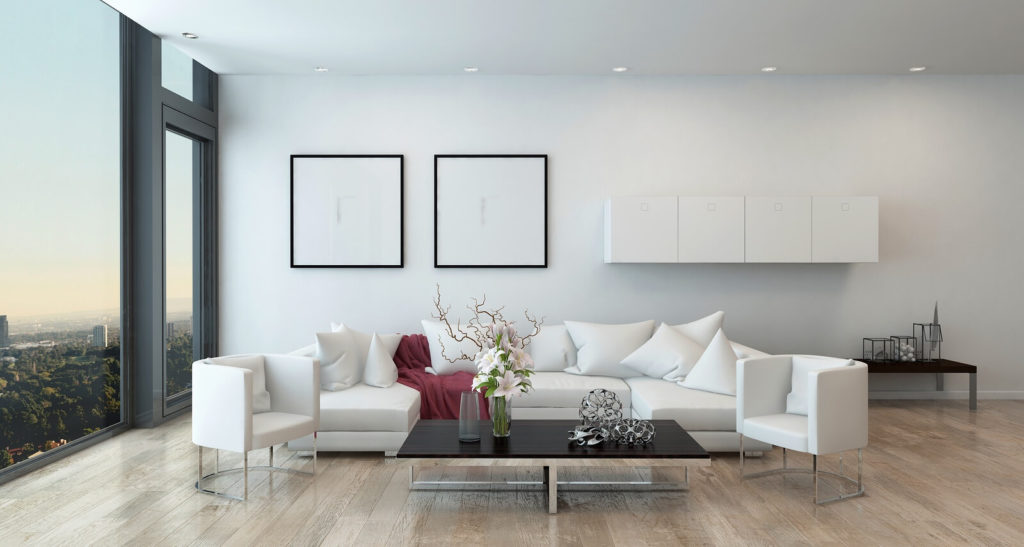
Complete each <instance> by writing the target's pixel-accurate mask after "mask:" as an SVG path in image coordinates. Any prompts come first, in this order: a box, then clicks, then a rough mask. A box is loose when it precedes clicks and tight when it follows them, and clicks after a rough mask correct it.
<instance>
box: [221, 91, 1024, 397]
mask: <svg viewBox="0 0 1024 547" xmlns="http://www.w3.org/2000/svg"><path fill="white" fill-rule="evenodd" d="M220 93H221V95H220V106H221V119H220V145H221V149H220V150H221V152H220V174H221V178H220V181H221V188H220V196H221V205H220V207H221V242H220V253H221V284H220V291H221V341H220V342H221V351H222V352H225V353H231V352H243V351H286V350H290V349H293V348H295V347H298V346H301V345H305V344H308V343H310V342H311V339H312V335H313V332H314V330H317V329H326V328H327V327H328V323H329V322H330V321H344V322H346V323H349V324H351V325H352V326H353V327H355V328H357V329H366V330H370V329H374V330H381V331H402V332H414V331H418V329H419V323H418V321H419V320H420V319H422V318H426V317H427V316H429V314H430V313H431V310H432V305H431V297H432V295H433V290H434V283H435V282H437V283H440V284H441V287H442V291H443V295H444V299H445V301H446V302H447V303H450V304H453V306H454V307H456V308H457V307H459V306H460V305H462V304H463V303H465V302H466V301H467V299H468V297H470V296H473V295H480V294H481V293H484V292H486V293H487V296H488V298H489V300H490V301H491V302H494V303H502V304H505V305H506V306H508V308H509V309H511V310H515V309H518V308H520V307H524V306H526V307H529V308H530V310H531V311H533V312H537V313H540V314H543V315H546V316H547V318H548V321H549V322H557V321H561V320H564V319H577V320H586V321H600V322H626V321H634V320H642V319H648V318H655V319H659V320H665V321H676V322H677V321H684V320H689V319H693V318H696V317H699V316H701V315H703V314H706V313H709V312H712V311H714V310H717V309H723V310H725V311H726V313H727V316H726V317H727V320H726V326H727V329H726V330H727V334H728V335H729V336H730V337H731V338H732V339H734V340H737V341H740V342H743V343H745V344H748V345H752V346H755V347H758V348H760V349H763V350H766V351H770V352H779V353H781V352H807V353H821V354H831V355H851V356H856V355H859V354H860V340H861V338H862V337H864V336H872V335H883V336H888V335H891V334H904V333H908V334H909V333H910V330H911V323H912V322H914V321H924V320H927V319H929V318H930V317H931V311H932V305H933V302H934V301H935V300H938V301H939V307H940V315H941V320H942V323H943V332H944V334H945V336H946V344H945V346H944V348H943V355H944V356H946V357H949V358H952V359H958V360H963V361H967V362H971V363H975V364H978V365H979V366H980V367H981V372H980V373H979V375H978V376H979V378H978V379H979V389H980V390H982V391H983V392H984V391H988V392H989V393H988V394H987V395H988V396H1020V395H1022V394H1024V370H1022V365H1021V358H1020V351H1019V350H1018V349H1016V348H1017V345H1018V339H1017V336H1019V333H1020V326H1021V319H1020V318H1021V315H1020V311H1021V309H1022V303H1024V302H1022V301H1024V291H1022V290H1021V288H1020V284H1021V281H1022V279H1024V260H1022V257H1021V243H1020V238H1021V236H1022V235H1024V220H1022V215H1021V214H1020V210H1021V205H1022V204H1024V181H1022V180H1021V179H1022V173H1024V100H1022V97H1024V77H1018V76H1000V77H984V76H949V77H946V76H930V75H913V76H898V77H883V76H878V77H860V76H858V77H833V76H828V77H812V76H804V77H786V76H780V75H764V76H756V77H687V78H665V77H662V78H644V77H633V76H626V77H608V78H595V77H486V76H483V77H481V75H466V76H456V77H391V78H388V77H355V78H352V77H348V78H345V77H331V76H326V77H325V76H323V75H311V76H308V77H280V76H225V77H222V78H221V87H220ZM293 153H326V154H330V153H335V154H352V153H380V154H396V153H397V154H405V161H406V164H405V165H406V172H405V207H406V212H405V223H406V224H405V225H406V234H405V235H406V243H405V245H406V246H405V264H406V267H405V268H404V269H396V270H373V269H355V270H351V269H347V270H346V269H335V270H300V269H295V270H293V269H289V267H288V264H289V260H288V253H289V241H288V239H289V226H288V222H289V216H288V207H289V206H288V203H289V183H288V180H289V178H288V177H289V175H288V173H289V172H288V165H289V161H288V156H289V154H293ZM435 153H442V154H443V153H546V154H549V155H550V159H549V180H550V186H549V196H548V199H549V208H550V213H549V215H550V229H549V268H547V269H544V270H498V269H496V270H486V269H483V270H435V269H434V268H433V267H432V264H433V231H432V230H433V171H432V169H433V154H435ZM641 193H643V194H683V195H687V194H688V195H708V194H710V195H758V194H760V195H772V194H775V195H809V194H825V195H828V194H833V195H835V194H848V195H849V194H854V195H857V194H863V195H878V196H880V202H881V205H880V207H881V213H880V215H881V229H880V234H881V249H880V260H881V261H880V263H878V264H859V265H827V264H801V265H770V264H769V265H759V264H735V265H710V264H696V265H685V264H670V265H625V264H614V265H610V264H604V263H603V262H602V201H603V199H604V198H606V197H608V196H612V195H629V194H641ZM959 376H960V375H956V376H951V377H950V378H947V383H946V385H947V389H950V390H954V391H956V390H963V389H966V378H960V377H959ZM888 380H889V379H879V378H873V380H872V382H873V388H872V389H873V390H879V389H886V388H895V389H911V388H926V387H927V386H928V385H931V384H929V382H930V380H928V379H926V378H922V377H920V376H918V377H903V378H897V379H892V380H893V381H888ZM926 380H927V381H926ZM983 395H985V394H983Z"/></svg>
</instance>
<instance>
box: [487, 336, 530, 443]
mask: <svg viewBox="0 0 1024 547" xmlns="http://www.w3.org/2000/svg"><path fill="white" fill-rule="evenodd" d="M488 334H490V336H488V338H489V339H490V340H492V341H493V345H492V346H491V347H490V348H489V349H486V350H483V351H481V352H480V353H478V354H477V355H476V359H475V361H476V368H477V374H476V376H475V377H474V378H473V389H474V390H483V391H484V396H485V397H488V398H489V399H490V401H491V419H492V420H493V422H494V436H495V437H508V435H509V430H510V427H511V425H512V420H511V412H512V409H511V407H510V405H509V403H510V402H511V399H512V397H515V396H517V395H519V394H521V393H527V392H529V391H530V390H531V389H532V388H533V384H531V383H530V375H531V374H533V359H531V358H530V355H529V354H528V353H526V351H525V350H524V343H523V339H522V338H519V337H518V336H517V335H516V329H515V327H513V326H511V325H509V324H508V323H504V322H501V323H493V324H491V325H490V329H489V333H488Z"/></svg>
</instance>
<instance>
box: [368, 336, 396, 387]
mask: <svg viewBox="0 0 1024 547" xmlns="http://www.w3.org/2000/svg"><path fill="white" fill-rule="evenodd" d="M397 380H398V367H397V366H395V360H394V359H392V358H391V354H390V350H389V349H388V348H387V347H386V346H385V345H384V342H382V341H381V339H380V335H377V334H374V335H373V337H372V338H370V350H369V352H368V353H367V354H366V367H365V368H364V369H363V383H365V384H366V385H368V386H373V387H391V386H392V385H394V383H395V382H396V381H397Z"/></svg>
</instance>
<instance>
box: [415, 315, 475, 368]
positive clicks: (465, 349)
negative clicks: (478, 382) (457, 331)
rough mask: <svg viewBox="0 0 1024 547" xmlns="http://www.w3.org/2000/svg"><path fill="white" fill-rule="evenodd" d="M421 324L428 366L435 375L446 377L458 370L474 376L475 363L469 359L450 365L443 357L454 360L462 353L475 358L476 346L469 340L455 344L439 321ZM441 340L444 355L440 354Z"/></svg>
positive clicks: (425, 321) (459, 360) (424, 321)
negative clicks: (428, 348) (426, 345)
mask: <svg viewBox="0 0 1024 547" xmlns="http://www.w3.org/2000/svg"><path fill="white" fill-rule="evenodd" d="M421 323H422V324H423V334H424V335H425V336H426V337H427V344H428V345H429V346H430V365H431V367H433V369H434V373H435V374H437V375H438V376H447V375H449V374H455V373H456V372H459V371H460V370H462V371H466V372H472V373H473V374H476V363H474V362H473V361H472V360H471V359H458V360H456V361H455V362H454V363H452V362H450V361H448V359H445V357H444V355H447V356H448V357H450V358H452V359H455V358H456V357H458V356H459V355H462V354H463V353H465V354H466V355H469V356H471V357H475V356H476V354H477V353H478V352H479V351H480V348H479V347H477V345H476V344H474V343H473V342H470V341H469V340H463V341H462V342H456V341H455V339H454V338H452V337H451V336H449V335H448V328H447V327H445V326H444V325H442V324H441V322H440V321H428V320H426V319H424V320H423V321H421ZM453 328H454V327H453ZM442 340H443V341H444V354H442V353H441V343H442Z"/></svg>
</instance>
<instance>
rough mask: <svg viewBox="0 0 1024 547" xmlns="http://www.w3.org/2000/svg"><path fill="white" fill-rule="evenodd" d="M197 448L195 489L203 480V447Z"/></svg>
mask: <svg viewBox="0 0 1024 547" xmlns="http://www.w3.org/2000/svg"><path fill="white" fill-rule="evenodd" d="M196 446H199V478H197V479H196V488H199V483H200V482H201V481H202V480H203V447H202V446H200V445H196Z"/></svg>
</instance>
